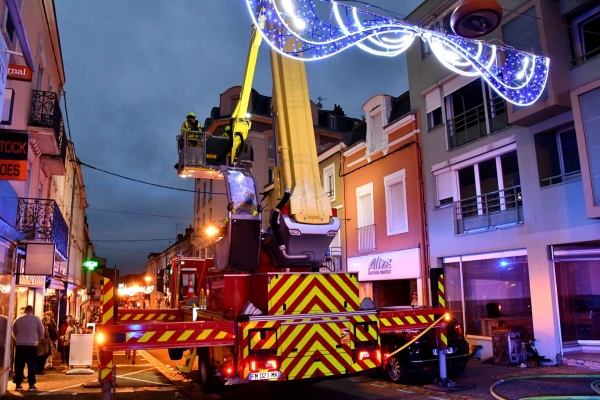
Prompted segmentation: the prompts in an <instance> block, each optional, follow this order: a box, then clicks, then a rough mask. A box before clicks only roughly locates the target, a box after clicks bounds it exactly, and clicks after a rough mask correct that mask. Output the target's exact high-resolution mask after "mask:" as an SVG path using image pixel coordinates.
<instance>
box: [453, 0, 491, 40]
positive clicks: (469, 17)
mask: <svg viewBox="0 0 600 400" xmlns="http://www.w3.org/2000/svg"><path fill="white" fill-rule="evenodd" d="M501 20H502V7H500V4H498V2H497V1H496V0H465V1H463V2H462V3H460V4H459V5H458V7H456V9H455V10H454V12H453V13H452V17H451V18H450V26H451V27H452V30H454V32H455V33H456V34H457V35H458V36H461V37H464V38H467V39H472V38H477V37H480V36H484V35H487V34H488V33H490V32H492V31H493V30H494V29H496V28H497V27H498V25H500V21H501Z"/></svg>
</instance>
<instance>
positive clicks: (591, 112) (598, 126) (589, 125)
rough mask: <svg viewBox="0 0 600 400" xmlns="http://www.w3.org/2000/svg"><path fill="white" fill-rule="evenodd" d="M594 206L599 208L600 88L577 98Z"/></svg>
mask: <svg viewBox="0 0 600 400" xmlns="http://www.w3.org/2000/svg"><path fill="white" fill-rule="evenodd" d="M579 104H580V107H581V119H582V124H583V136H584V138H585V144H586V148H587V157H588V163H589V171H590V180H591V186H592V193H593V201H594V205H596V206H600V88H597V89H594V90H590V91H589V92H586V93H584V94H581V95H580V96H579Z"/></svg>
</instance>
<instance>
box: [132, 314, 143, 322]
mask: <svg viewBox="0 0 600 400" xmlns="http://www.w3.org/2000/svg"><path fill="white" fill-rule="evenodd" d="M141 318H142V314H138V315H136V316H135V317H133V320H134V321H139V320H140V319H141Z"/></svg>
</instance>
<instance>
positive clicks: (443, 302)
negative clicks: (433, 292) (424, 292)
mask: <svg viewBox="0 0 600 400" xmlns="http://www.w3.org/2000/svg"><path fill="white" fill-rule="evenodd" d="M438 302H439V303H440V305H441V306H442V307H446V301H445V300H444V298H443V297H441V296H438Z"/></svg>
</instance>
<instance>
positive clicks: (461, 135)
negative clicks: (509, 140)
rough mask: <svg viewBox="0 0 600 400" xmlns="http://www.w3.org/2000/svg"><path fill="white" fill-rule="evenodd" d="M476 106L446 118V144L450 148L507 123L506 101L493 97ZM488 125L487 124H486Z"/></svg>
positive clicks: (470, 140)
mask: <svg viewBox="0 0 600 400" xmlns="http://www.w3.org/2000/svg"><path fill="white" fill-rule="evenodd" d="M485 106H486V104H485V103H482V104H480V105H478V106H477V107H474V108H472V109H470V110H467V111H465V112H464V113H462V114H459V115H457V116H455V117H453V118H450V119H448V121H447V126H448V146H449V148H450V149H454V148H456V147H459V146H462V145H464V144H467V143H469V142H472V141H473V140H477V139H479V138H482V137H485V136H487V135H488V134H490V133H494V132H496V131H498V130H500V129H502V128H505V127H506V126H507V125H508V118H507V114H506V102H505V101H504V100H503V99H502V98H501V97H495V98H493V99H491V100H489V101H488V102H487V110H486V107H485ZM488 125H489V126H488Z"/></svg>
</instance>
